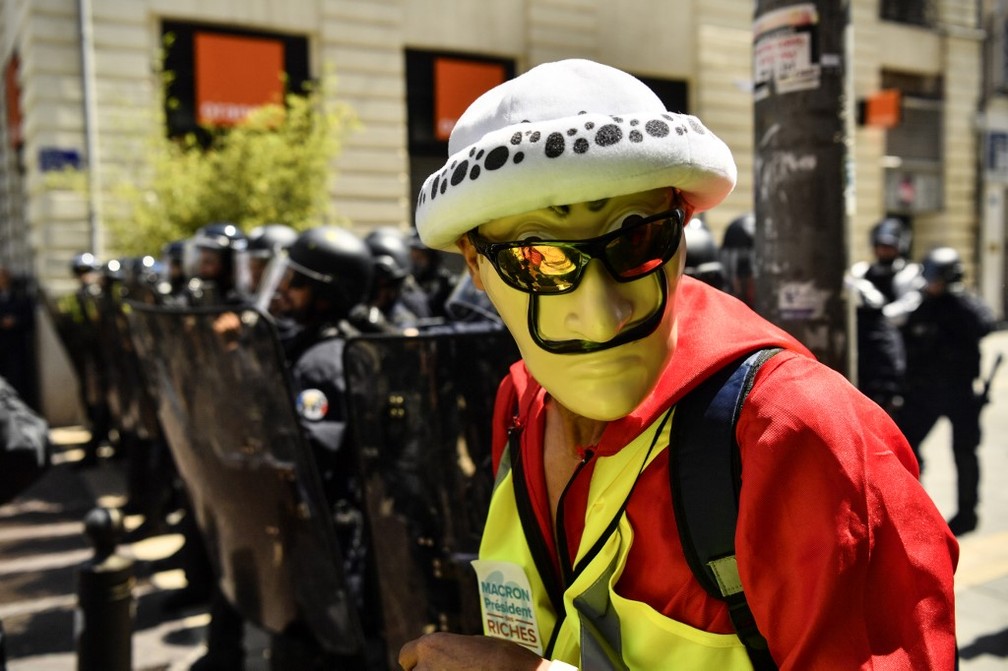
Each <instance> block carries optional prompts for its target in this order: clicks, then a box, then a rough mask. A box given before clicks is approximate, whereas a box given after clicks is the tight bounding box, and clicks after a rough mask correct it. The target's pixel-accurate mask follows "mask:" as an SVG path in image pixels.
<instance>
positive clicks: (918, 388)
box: [899, 291, 994, 516]
mask: <svg viewBox="0 0 1008 671" xmlns="http://www.w3.org/2000/svg"><path fill="white" fill-rule="evenodd" d="M993 327H994V315H993V313H992V312H991V310H990V308H988V307H987V306H986V305H984V304H983V303H982V302H981V301H980V300H979V299H978V298H976V297H975V296H972V295H970V294H968V293H964V292H958V291H948V292H945V293H943V294H940V295H928V294H925V296H924V299H923V302H921V304H920V307H918V308H917V309H916V310H915V311H914V312H913V313H911V314H910V316H909V317H908V318H907V322H906V324H905V326H904V327H903V336H904V342H905V344H906V349H907V374H906V396H905V401H904V405H903V409H902V410H901V412H900V422H899V423H900V428H901V429H902V430H903V433H904V435H905V436H906V438H907V441H909V443H910V446H911V447H912V448H913V450H914V453H915V454H916V455H917V458H918V460H920V458H921V454H920V445H921V442H922V441H923V440H924V438H925V437H926V436H927V434H928V433H929V432H930V431H931V428H932V427H933V426H934V425H935V422H937V421H938V418H939V417H947V418H948V419H949V421H950V422H951V423H952V452H953V455H954V458H955V465H956V473H957V477H958V504H959V509H958V510H959V512H960V513H963V514H967V515H969V514H971V513H973V514H974V516H975V509H976V506H977V504H978V502H979V484H980V464H979V460H978V459H977V447H978V446H979V445H980V409H981V405H980V403H979V402H978V400H977V396H976V394H975V392H974V390H973V380H974V379H975V378H976V377H978V376H979V375H980V340H981V339H982V338H983V337H984V336H985V335H987V334H988V333H990V332H991V330H992V329H993Z"/></svg>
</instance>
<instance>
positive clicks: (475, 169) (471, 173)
mask: <svg viewBox="0 0 1008 671" xmlns="http://www.w3.org/2000/svg"><path fill="white" fill-rule="evenodd" d="M479 176H480V167H479V166H478V165H474V166H473V167H472V170H470V171H469V179H476V178H477V177H479Z"/></svg>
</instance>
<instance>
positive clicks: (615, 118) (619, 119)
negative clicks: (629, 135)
mask: <svg viewBox="0 0 1008 671" xmlns="http://www.w3.org/2000/svg"><path fill="white" fill-rule="evenodd" d="M611 118H612V120H613V121H615V122H616V123H623V117H621V116H614V117H611Z"/></svg>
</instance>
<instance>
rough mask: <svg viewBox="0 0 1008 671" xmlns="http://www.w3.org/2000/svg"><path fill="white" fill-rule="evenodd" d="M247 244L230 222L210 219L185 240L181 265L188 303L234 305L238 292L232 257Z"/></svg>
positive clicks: (238, 298) (243, 235)
mask: <svg viewBox="0 0 1008 671" xmlns="http://www.w3.org/2000/svg"><path fill="white" fill-rule="evenodd" d="M247 245H248V238H247V237H246V236H245V234H244V233H243V232H242V230H241V229H240V228H238V227H237V226H236V225H234V224H232V223H230V222H224V221H221V222H214V223H211V224H207V225H206V226H203V227H202V228H200V229H199V230H197V231H196V233H195V235H193V237H192V238H190V239H189V240H187V241H186V248H185V257H186V258H185V266H186V271H187V275H188V276H189V278H190V279H189V284H188V287H187V292H188V301H187V302H188V303H189V304H190V305H219V304H236V303H240V302H242V301H243V297H242V296H241V295H240V294H239V293H238V286H240V285H241V284H242V282H241V281H239V280H237V268H238V266H237V264H236V259H237V255H238V253H239V252H241V251H242V250H244V249H245V248H246V246H247Z"/></svg>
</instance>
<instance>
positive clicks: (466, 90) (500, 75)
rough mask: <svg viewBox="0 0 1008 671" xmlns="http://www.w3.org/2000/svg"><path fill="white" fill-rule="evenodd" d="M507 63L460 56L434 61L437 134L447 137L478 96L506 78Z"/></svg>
mask: <svg viewBox="0 0 1008 671" xmlns="http://www.w3.org/2000/svg"><path fill="white" fill-rule="evenodd" d="M504 77H505V71H504V66H503V65H501V64H499V63H483V62H481V61H466V60H461V59H456V58H438V59H436V60H435V61H434V137H436V138H437V139H438V140H447V139H448V136H449V135H451V132H452V128H454V127H455V122H456V121H458V118H459V116H461V115H462V112H464V111H465V110H466V108H467V107H469V105H470V104H472V102H473V101H474V100H476V98H479V97H480V96H481V95H483V94H484V93H486V92H487V91H489V90H490V89H492V88H493V87H495V86H497V85H498V84H501V83H503V82H504Z"/></svg>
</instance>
